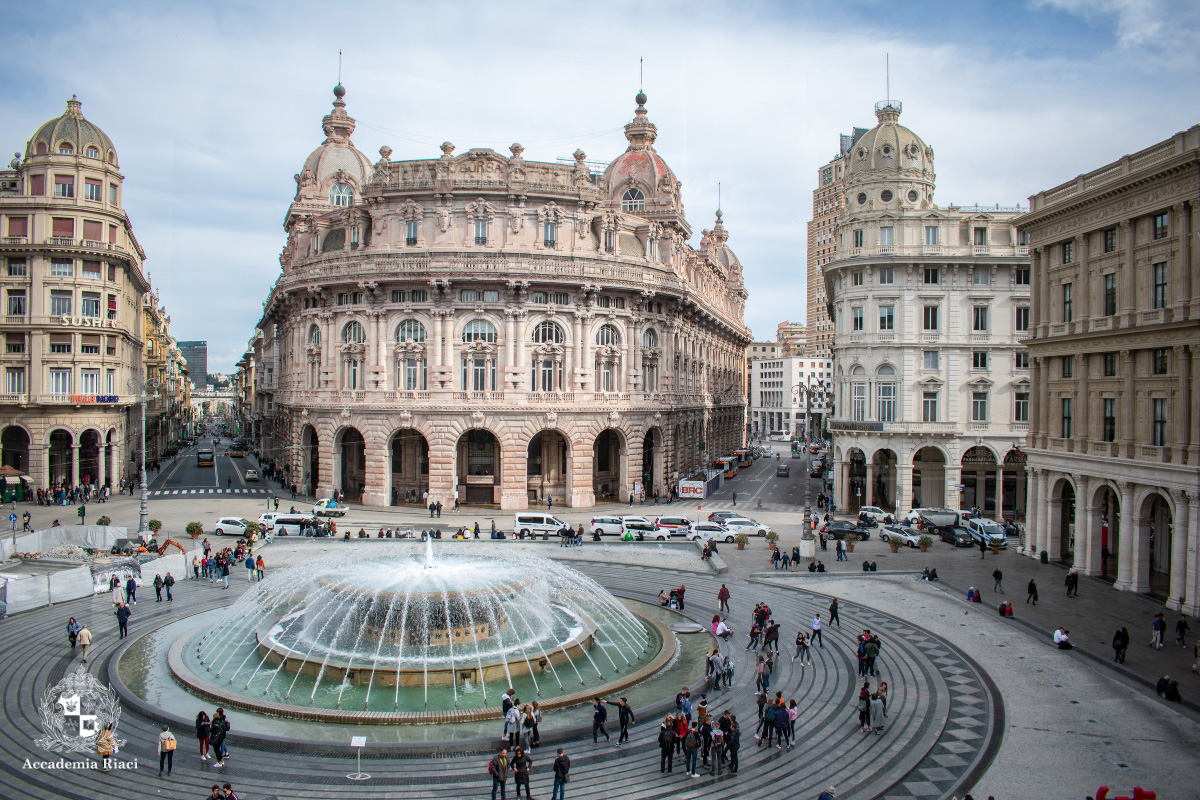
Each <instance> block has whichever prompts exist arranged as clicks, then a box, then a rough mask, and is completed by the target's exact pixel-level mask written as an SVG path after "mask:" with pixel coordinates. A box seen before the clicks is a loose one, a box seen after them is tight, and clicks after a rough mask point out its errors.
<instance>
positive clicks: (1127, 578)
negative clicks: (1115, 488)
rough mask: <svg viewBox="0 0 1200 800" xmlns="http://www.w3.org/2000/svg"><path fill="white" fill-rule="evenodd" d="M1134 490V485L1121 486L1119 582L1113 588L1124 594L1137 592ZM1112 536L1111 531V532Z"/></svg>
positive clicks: (1123, 484)
mask: <svg viewBox="0 0 1200 800" xmlns="http://www.w3.org/2000/svg"><path fill="white" fill-rule="evenodd" d="M1133 490H1134V485H1133V484H1132V483H1122V484H1121V498H1120V501H1119V502H1120V504H1121V516H1120V521H1119V522H1118V526H1119V527H1118V528H1117V530H1118V536H1119V537H1120V542H1119V543H1118V547H1117V581H1116V583H1114V584H1113V588H1116V589H1120V590H1121V591H1123V592H1129V591H1135V589H1134V557H1135V553H1136V550H1135V543H1136V541H1137V531H1135V530H1134V521H1133V520H1134V518H1133ZM1110 536H1111V531H1110Z"/></svg>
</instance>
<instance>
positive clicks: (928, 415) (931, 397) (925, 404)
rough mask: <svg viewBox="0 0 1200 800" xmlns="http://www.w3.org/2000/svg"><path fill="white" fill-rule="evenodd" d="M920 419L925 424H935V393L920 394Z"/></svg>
mask: <svg viewBox="0 0 1200 800" xmlns="http://www.w3.org/2000/svg"><path fill="white" fill-rule="evenodd" d="M921 419H922V420H924V421H925V422H937V392H923V393H922V397H921Z"/></svg>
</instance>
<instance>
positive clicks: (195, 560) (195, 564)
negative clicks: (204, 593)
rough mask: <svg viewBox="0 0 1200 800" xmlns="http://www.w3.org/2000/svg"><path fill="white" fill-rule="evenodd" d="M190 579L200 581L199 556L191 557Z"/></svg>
mask: <svg viewBox="0 0 1200 800" xmlns="http://www.w3.org/2000/svg"><path fill="white" fill-rule="evenodd" d="M192 578H193V579H195V580H200V556H192Z"/></svg>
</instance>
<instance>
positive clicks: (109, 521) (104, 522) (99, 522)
mask: <svg viewBox="0 0 1200 800" xmlns="http://www.w3.org/2000/svg"><path fill="white" fill-rule="evenodd" d="M96 524H97V525H112V519H110V518H109V517H108V515H107V514H106V515H105V516H103V517H97V518H96Z"/></svg>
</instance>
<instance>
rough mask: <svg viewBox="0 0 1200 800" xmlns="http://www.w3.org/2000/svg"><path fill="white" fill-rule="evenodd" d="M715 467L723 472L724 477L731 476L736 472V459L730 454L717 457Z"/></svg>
mask: <svg viewBox="0 0 1200 800" xmlns="http://www.w3.org/2000/svg"><path fill="white" fill-rule="evenodd" d="M717 468H718V469H720V470H721V471H722V472H724V473H725V477H726V478H732V477H733V476H734V475H737V474H738V460H737V459H736V458H733V457H732V456H728V457H726V458H718V459H717Z"/></svg>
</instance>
